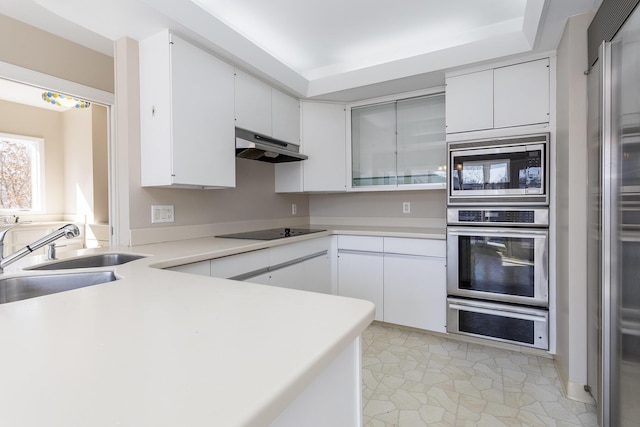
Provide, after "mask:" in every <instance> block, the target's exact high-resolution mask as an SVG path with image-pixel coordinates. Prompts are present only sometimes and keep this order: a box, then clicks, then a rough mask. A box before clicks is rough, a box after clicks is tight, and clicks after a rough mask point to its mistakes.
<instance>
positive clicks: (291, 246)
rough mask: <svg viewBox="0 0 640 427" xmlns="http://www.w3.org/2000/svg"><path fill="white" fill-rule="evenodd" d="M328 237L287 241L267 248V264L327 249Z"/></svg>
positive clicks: (274, 263) (275, 263)
mask: <svg viewBox="0 0 640 427" xmlns="http://www.w3.org/2000/svg"><path fill="white" fill-rule="evenodd" d="M329 243H330V242H329V237H319V238H317V239H311V240H305V241H304V242H296V243H288V244H286V245H282V246H275V247H273V248H270V249H269V265H271V266H274V265H278V264H282V263H284V262H288V261H292V260H294V259H298V258H303V257H305V256H308V255H313V254H316V253H318V252H322V251H328V250H329Z"/></svg>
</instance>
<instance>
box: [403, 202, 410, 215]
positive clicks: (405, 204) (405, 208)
mask: <svg viewBox="0 0 640 427" xmlns="http://www.w3.org/2000/svg"><path fill="white" fill-rule="evenodd" d="M402 213H411V202H402Z"/></svg>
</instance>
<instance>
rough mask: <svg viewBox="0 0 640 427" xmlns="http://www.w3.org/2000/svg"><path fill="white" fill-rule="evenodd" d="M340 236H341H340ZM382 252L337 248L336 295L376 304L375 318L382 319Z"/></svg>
mask: <svg viewBox="0 0 640 427" xmlns="http://www.w3.org/2000/svg"><path fill="white" fill-rule="evenodd" d="M340 237H342V236H340ZM383 273H384V271H383V254H382V253H374V252H358V251H350V250H340V249H338V295H341V296H345V297H352V298H360V299H365V300H368V301H371V302H372V303H374V304H375V305H376V315H375V320H380V321H382V320H383V319H384V294H383V287H384V286H383V279H384V275H383Z"/></svg>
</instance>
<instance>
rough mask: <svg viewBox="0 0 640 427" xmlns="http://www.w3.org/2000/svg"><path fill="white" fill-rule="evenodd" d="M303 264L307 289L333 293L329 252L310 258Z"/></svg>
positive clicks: (305, 287)
mask: <svg viewBox="0 0 640 427" xmlns="http://www.w3.org/2000/svg"><path fill="white" fill-rule="evenodd" d="M302 266H303V268H304V278H305V281H304V283H303V286H304V290H305V291H311V292H320V293H323V294H330V293H331V257H330V256H329V254H328V253H326V254H324V255H320V256H317V257H315V258H311V259H308V260H306V261H305V262H304V263H303V264H302Z"/></svg>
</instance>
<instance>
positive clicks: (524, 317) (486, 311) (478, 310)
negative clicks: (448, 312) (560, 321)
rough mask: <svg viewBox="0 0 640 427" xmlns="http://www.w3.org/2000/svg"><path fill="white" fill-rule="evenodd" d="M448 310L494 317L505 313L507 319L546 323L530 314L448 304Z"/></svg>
mask: <svg viewBox="0 0 640 427" xmlns="http://www.w3.org/2000/svg"><path fill="white" fill-rule="evenodd" d="M449 308H451V309H454V310H462V311H470V312H472V313H481V314H492V315H496V314H497V313H505V314H508V316H507V317H512V318H514V319H521V320H531V321H533V322H546V321H547V319H546V318H545V317H544V316H535V315H532V314H524V313H515V312H513V311H501V310H492V309H487V308H480V307H472V306H469V305H460V304H449Z"/></svg>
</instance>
